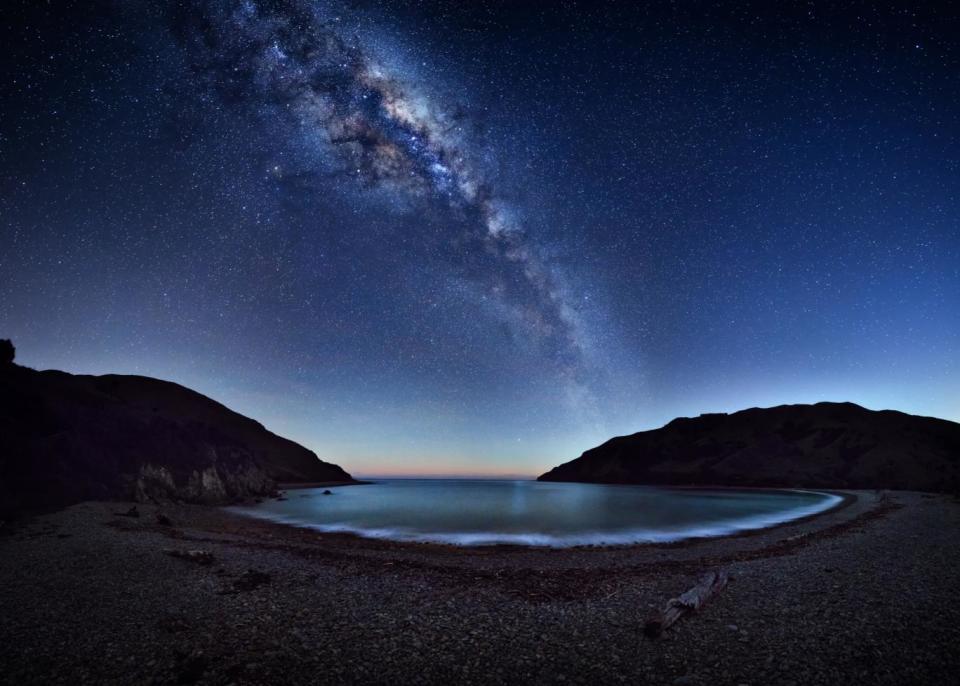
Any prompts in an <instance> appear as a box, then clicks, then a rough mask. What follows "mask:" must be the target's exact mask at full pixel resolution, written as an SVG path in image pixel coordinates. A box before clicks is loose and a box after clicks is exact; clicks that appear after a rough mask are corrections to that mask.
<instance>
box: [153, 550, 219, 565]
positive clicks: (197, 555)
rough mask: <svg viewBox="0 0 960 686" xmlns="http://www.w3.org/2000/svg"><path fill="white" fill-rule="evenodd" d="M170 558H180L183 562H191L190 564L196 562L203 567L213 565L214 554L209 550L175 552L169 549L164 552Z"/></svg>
mask: <svg viewBox="0 0 960 686" xmlns="http://www.w3.org/2000/svg"><path fill="white" fill-rule="evenodd" d="M163 552H164V553H166V554H167V555H169V556H170V557H178V558H180V559H181V560H189V561H190V562H196V563H197V564H201V565H204V566H206V565H212V564H213V559H214V558H213V553H211V552H209V551H207V550H175V549H173V548H167V549H166V550H164V551H163Z"/></svg>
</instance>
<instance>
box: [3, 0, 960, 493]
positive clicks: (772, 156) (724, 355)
mask: <svg viewBox="0 0 960 686" xmlns="http://www.w3.org/2000/svg"><path fill="white" fill-rule="evenodd" d="M947 11H948V10H945V9H939V10H937V9H936V8H935V7H934V6H933V5H925V6H923V7H920V6H919V4H917V5H914V4H912V3H910V4H908V3H904V4H899V5H898V4H889V3H884V4H882V6H879V7H877V6H875V3H872V2H863V3H850V4H847V5H845V6H844V5H843V4H842V3H816V2H803V3H789V2H784V3H773V2H766V1H765V2H758V3H739V2H737V3H724V5H723V7H722V8H716V7H712V6H710V5H705V4H698V3H692V2H691V3H664V4H647V3H620V4H604V3H600V2H583V3H574V2H564V3H547V2H543V3H520V2H505V1H504V2H486V3H475V4H473V3H465V2H452V1H451V2H445V3H441V2H418V3H410V2H396V3H374V2H367V1H355V2H349V3H333V2H299V1H290V2H266V1H262V0H245V1H239V2H232V1H227V0H224V1H222V2H210V3H204V2H186V1H184V2H178V3H163V2H160V1H157V2H133V1H127V0H125V1H123V2H117V3H110V2H97V1H93V2H90V1H83V2H56V1H51V2H46V3H45V2H41V1H40V0H11V1H10V2H6V3H4V7H3V9H2V11H0V22H2V26H0V32H2V36H0V38H2V41H3V52H4V55H5V59H4V60H3V64H2V66H0V70H2V71H0V86H2V92H3V95H2V111H0V162H2V164H0V238H2V244H0V245H2V247H0V336H2V337H11V338H12V339H13V340H14V343H15V344H16V345H17V347H18V361H19V362H21V363H22V364H27V365H30V366H33V367H37V368H59V369H64V370H67V371H71V372H84V373H98V374H99V373H108V372H120V373H137V374H145V375H149V376H156V377H160V378H165V379H170V380H173V381H177V382H179V383H182V384H185V385H187V386H189V387H192V388H194V389H196V390H199V391H201V392H203V393H205V394H207V395H210V396H212V397H214V398H216V399H217V400H220V401H221V402H224V403H225V404H227V405H228V406H230V407H232V408H233V409H236V410H238V411H240V412H242V413H244V414H248V415H250V416H253V417H255V418H257V419H259V420H260V421H262V422H263V423H264V424H266V425H267V427H268V428H270V429H272V430H274V431H276V432H277V433H280V434H282V435H286V436H288V437H290V438H292V439H294V440H297V441H299V442H301V443H303V444H305V445H306V446H308V447H309V448H311V449H313V450H315V451H316V452H317V453H318V454H319V455H320V456H321V457H323V458H324V459H328V460H331V461H335V462H337V463H339V464H341V465H342V466H344V467H345V468H346V469H347V470H348V471H351V472H352V473H354V474H360V475H363V474H385V473H398V472H404V473H435V474H436V473H474V474H478V473H484V474H501V473H510V474H518V473H521V474H535V473H538V472H540V471H543V470H545V469H546V468H548V467H550V466H553V465H555V464H558V463H559V462H563V461H566V460H568V459H572V458H573V457H575V456H577V455H578V454H579V453H580V452H581V451H582V450H584V449H586V448H589V447H592V446H593V445H595V444H597V443H599V442H601V441H603V440H605V439H606V438H609V437H610V436H613V435H616V434H623V433H630V432H633V431H637V430H641V429H646V428H652V427H655V426H659V425H660V424H662V423H664V422H666V421H668V420H669V419H671V418H673V417H674V416H677V415H696V414H699V413H701V412H710V411H733V410H737V409H742V408H744V407H750V406H769V405H775V404H780V403H789V402H814V401H817V400H850V401H854V402H858V403H860V404H863V405H865V406H867V407H871V408H874V409H882V408H895V409H901V410H904V411H908V412H914V413H920V414H928V415H934V416H939V417H944V418H947V419H953V420H960V362H958V361H960V220H958V217H960V21H958V16H957V15H956V14H953V13H951V14H947V13H946V12H947Z"/></svg>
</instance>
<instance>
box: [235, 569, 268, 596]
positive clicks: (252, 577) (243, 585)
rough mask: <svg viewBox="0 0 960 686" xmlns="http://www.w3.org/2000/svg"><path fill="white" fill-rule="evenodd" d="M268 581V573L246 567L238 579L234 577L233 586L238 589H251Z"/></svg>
mask: <svg viewBox="0 0 960 686" xmlns="http://www.w3.org/2000/svg"><path fill="white" fill-rule="evenodd" d="M269 583H270V575H269V574H267V573H266V572H259V571H257V570H255V569H248V570H247V571H245V572H244V573H243V574H241V575H240V577H239V578H238V579H234V582H233V587H234V588H235V589H236V590H238V591H252V590H254V589H255V588H259V587H260V586H263V585H264V584H269Z"/></svg>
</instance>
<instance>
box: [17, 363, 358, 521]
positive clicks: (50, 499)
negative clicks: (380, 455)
mask: <svg viewBox="0 0 960 686" xmlns="http://www.w3.org/2000/svg"><path fill="white" fill-rule="evenodd" d="M0 436H2V441H0V510H6V511H15V510H18V509H22V508H48V507H57V506H62V505H67V504H70V503H73V502H78V501H80V500H91V499H111V498H118V499H137V500H154V499H166V498H172V499H178V500H183V501H186V502H198V503H211V504H214V503H228V502H233V501H236V500H239V499H243V498H247V497H251V496H259V495H267V494H270V493H272V492H274V491H275V489H276V484H277V482H346V483H350V482H353V481H354V480H353V478H352V477H351V476H350V475H349V474H348V473H347V472H345V471H344V470H343V469H341V468H340V467H338V466H337V465H334V464H330V463H327V462H323V461H321V460H320V459H319V458H318V457H317V456H316V455H315V454H314V453H312V452H311V451H309V450H307V449H306V448H304V447H303V446H301V445H298V444H297V443H294V442H293V441H290V440H287V439H285V438H281V437H280V436H277V435H275V434H273V433H271V432H270V431H267V429H265V428H264V427H263V426H262V425H261V424H259V423H258V422H256V421H254V420H252V419H250V418H248V417H244V416H243V415H241V414H238V413H236V412H234V411H232V410H230V409H228V408H227V407H224V406H223V405H221V404H220V403H218V402H216V401H214V400H211V399H210V398H208V397H206V396H204V395H201V394H200V393H197V392H195V391H192V390H190V389H189V388H185V387H183V386H180V385H178V384H175V383H171V382H169V381H161V380H159V379H153V378H149V377H144V376H121V375H115V374H108V375H105V376H86V375H74V374H68V373H65V372H60V371H52V370H51V371H36V370H33V369H29V368H26V367H21V366H18V365H16V364H13V363H12V359H11V361H7V362H5V363H4V362H0Z"/></svg>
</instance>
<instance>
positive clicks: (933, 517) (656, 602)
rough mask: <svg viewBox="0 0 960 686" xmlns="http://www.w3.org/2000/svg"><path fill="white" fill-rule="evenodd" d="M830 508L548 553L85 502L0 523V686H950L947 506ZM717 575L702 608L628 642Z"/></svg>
mask: <svg viewBox="0 0 960 686" xmlns="http://www.w3.org/2000/svg"><path fill="white" fill-rule="evenodd" d="M291 493H295V492H291ZM844 495H845V496H846V499H845V502H844V503H843V505H841V506H839V507H837V508H835V509H834V510H831V511H829V512H827V513H824V514H821V515H818V516H815V517H811V518H807V519H804V520H801V521H797V522H793V523H788V524H784V525H781V526H777V527H773V528H770V529H764V530H761V531H755V532H748V533H744V534H740V535H737V536H731V537H724V538H712V539H698V540H692V541H685V542H680V543H673V544H660V545H635V546H624V547H614V548H567V549H547V548H530V547H520V546H496V547H476V548H470V547H455V546H443V545H435V544H410V543H404V544H401V543H394V542H390V541H384V540H370V539H363V538H358V537H354V536H350V535H343V534H322V533H318V532H316V531H312V530H308V529H297V528H293V527H288V526H284V525H280V524H275V523H271V522H267V521H260V520H255V519H250V518H246V517H242V516H240V515H237V514H235V513H232V512H229V511H227V510H225V509H222V508H213V507H201V506H184V505H164V506H162V508H161V507H158V506H153V505H142V504H141V505H139V506H138V509H137V514H138V515H139V516H137V517H130V516H125V515H126V513H127V512H128V511H129V509H130V507H131V506H132V503H107V502H88V503H81V504H79V505H75V506H73V507H70V508H68V509H66V510H62V511H59V512H54V513H50V514H45V515H40V516H34V517H30V518H26V519H23V520H18V521H16V522H8V523H6V524H5V525H3V526H2V527H0V607H2V608H3V617H4V618H3V621H2V622H0V683H2V684H11V685H12V684H51V683H58V684H83V683H89V684H191V683H196V684H211V685H212V684H223V685H226V684H276V683H318V684H338V683H345V684H353V683H357V684H450V683H460V684H474V683H475V684H515V683H535V684H548V683H551V684H552V683H560V682H563V683H584V684H587V683H591V684H595V683H632V684H635V683H652V684H676V685H681V684H783V685H784V686H787V685H789V684H798V685H799V684H839V683H864V684H867V683H869V684H905V683H908V684H921V683H922V684H927V683H929V684H944V683H953V680H954V679H955V676H956V674H957V673H958V671H960V599H958V596H957V594H956V583H957V572H956V570H957V569H958V568H960V502H958V501H957V500H956V499H955V498H953V497H949V496H941V495H930V494H922V493H908V492H886V493H883V494H880V493H875V492H872V491H871V492H845V493H844ZM291 497H297V496H295V495H292V496H291ZM158 514H161V515H162V517H158V516H157V515H158ZM714 569H724V570H726V571H727V572H728V573H729V575H730V578H731V581H730V583H729V584H728V585H727V587H726V588H725V589H724V590H723V591H722V592H721V593H720V594H718V595H717V596H716V597H715V598H713V599H712V600H711V601H710V602H709V604H708V605H707V606H706V607H704V608H703V609H702V610H701V611H700V612H698V613H696V614H692V615H689V616H687V617H684V618H683V619H682V620H681V621H679V622H678V623H677V624H675V625H674V626H673V627H672V628H670V629H669V630H668V631H666V632H665V633H664V635H663V636H662V637H661V638H658V639H655V640H651V639H648V638H646V637H644V635H643V627H644V623H645V621H646V620H647V619H648V618H649V617H650V616H651V615H652V614H654V613H655V612H656V610H657V609H658V608H660V607H662V606H663V605H664V604H665V603H666V602H667V601H668V600H669V599H670V598H672V597H675V596H677V595H679V594H680V593H682V592H683V591H684V590H686V589H688V588H690V587H691V586H693V585H695V584H696V583H697V580H698V578H700V576H701V575H703V574H704V573H705V572H708V571H710V570H714Z"/></svg>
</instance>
